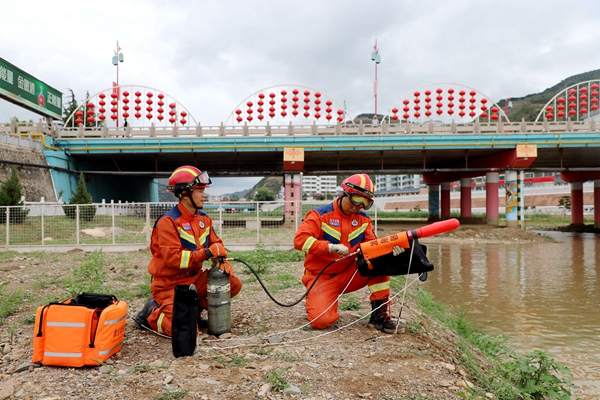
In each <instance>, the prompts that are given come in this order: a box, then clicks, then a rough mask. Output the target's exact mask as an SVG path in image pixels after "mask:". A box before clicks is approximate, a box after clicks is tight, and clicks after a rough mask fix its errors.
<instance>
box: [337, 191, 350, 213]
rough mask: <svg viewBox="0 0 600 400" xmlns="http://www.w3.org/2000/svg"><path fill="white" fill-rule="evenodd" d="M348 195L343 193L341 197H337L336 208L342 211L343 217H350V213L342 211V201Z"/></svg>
mask: <svg viewBox="0 0 600 400" xmlns="http://www.w3.org/2000/svg"><path fill="white" fill-rule="evenodd" d="M347 196H348V195H347V194H346V193H344V194H343V195H341V196H340V197H338V207H339V208H340V210H341V211H342V214H344V215H352V213H347V212H346V211H345V210H344V207H343V206H342V200H343V199H344V197H347Z"/></svg>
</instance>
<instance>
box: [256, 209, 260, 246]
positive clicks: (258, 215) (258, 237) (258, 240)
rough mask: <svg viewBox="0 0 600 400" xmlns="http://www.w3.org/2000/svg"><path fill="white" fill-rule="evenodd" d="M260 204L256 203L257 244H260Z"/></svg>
mask: <svg viewBox="0 0 600 400" xmlns="http://www.w3.org/2000/svg"><path fill="white" fill-rule="evenodd" d="M259 207H260V202H258V201H257V202H256V244H257V245H258V244H259V243H260V212H259Z"/></svg>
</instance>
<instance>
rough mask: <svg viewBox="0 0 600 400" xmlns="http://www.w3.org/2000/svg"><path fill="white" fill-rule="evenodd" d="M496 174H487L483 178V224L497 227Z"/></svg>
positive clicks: (498, 176)
mask: <svg viewBox="0 0 600 400" xmlns="http://www.w3.org/2000/svg"><path fill="white" fill-rule="evenodd" d="M499 180H500V174H499V173H498V172H488V173H487V174H486V177H485V223H486V224H487V225H498V182H499Z"/></svg>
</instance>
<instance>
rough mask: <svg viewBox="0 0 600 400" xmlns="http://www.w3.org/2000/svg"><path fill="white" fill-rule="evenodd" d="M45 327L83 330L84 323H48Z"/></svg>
mask: <svg viewBox="0 0 600 400" xmlns="http://www.w3.org/2000/svg"><path fill="white" fill-rule="evenodd" d="M46 326H62V327H69V328H85V323H84V322H48V323H46Z"/></svg>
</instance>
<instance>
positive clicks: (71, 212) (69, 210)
mask: <svg viewBox="0 0 600 400" xmlns="http://www.w3.org/2000/svg"><path fill="white" fill-rule="evenodd" d="M71 194H72V195H73V196H72V197H71V200H69V203H67V204H69V205H65V206H63V211H64V212H65V215H66V216H67V217H69V218H72V219H75V218H76V217H77V206H75V205H74V204H92V195H91V194H89V192H88V191H87V188H86V187H85V179H84V177H83V172H80V173H79V181H78V182H77V188H76V189H75V192H71ZM95 216H96V206H92V205H90V206H85V205H84V206H79V218H80V219H82V220H84V221H91V220H93V219H94V217H95Z"/></svg>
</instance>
